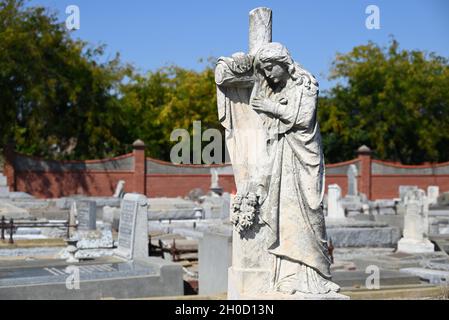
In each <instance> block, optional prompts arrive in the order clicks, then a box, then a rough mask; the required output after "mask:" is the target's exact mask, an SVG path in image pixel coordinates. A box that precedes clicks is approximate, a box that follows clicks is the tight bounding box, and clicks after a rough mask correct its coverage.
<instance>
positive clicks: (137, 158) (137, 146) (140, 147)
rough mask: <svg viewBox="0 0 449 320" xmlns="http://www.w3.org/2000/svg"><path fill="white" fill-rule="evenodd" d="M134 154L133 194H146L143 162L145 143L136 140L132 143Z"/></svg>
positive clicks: (144, 164)
mask: <svg viewBox="0 0 449 320" xmlns="http://www.w3.org/2000/svg"><path fill="white" fill-rule="evenodd" d="M133 154H134V187H133V192H137V193H140V194H143V195H145V194H146V179H145V174H146V161H145V143H144V142H143V141H142V140H136V141H135V142H134V143H133Z"/></svg>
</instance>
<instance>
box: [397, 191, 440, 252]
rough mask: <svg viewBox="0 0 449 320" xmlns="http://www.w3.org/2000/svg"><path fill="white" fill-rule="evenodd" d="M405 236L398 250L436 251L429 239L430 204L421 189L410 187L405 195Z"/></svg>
mask: <svg viewBox="0 0 449 320" xmlns="http://www.w3.org/2000/svg"><path fill="white" fill-rule="evenodd" d="M404 203H405V216H404V237H403V238H402V239H401V240H399V242H398V252H404V253H426V252H434V250H435V247H434V245H433V243H432V242H430V241H429V239H428V228H429V222H428V214H429V204H428V201H427V197H426V195H425V193H424V191H423V190H421V189H410V190H408V191H407V192H406V194H405V196H404Z"/></svg>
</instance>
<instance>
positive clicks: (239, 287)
mask: <svg viewBox="0 0 449 320" xmlns="http://www.w3.org/2000/svg"><path fill="white" fill-rule="evenodd" d="M271 277H272V274H271V272H270V271H269V270H264V269H239V268H233V267H231V268H229V270H228V300H348V299H349V297H348V296H345V295H342V294H340V293H336V292H329V293H327V294H305V293H295V294H284V293H280V292H274V291H272V290H271V283H272V279H271ZM261 292H262V293H261Z"/></svg>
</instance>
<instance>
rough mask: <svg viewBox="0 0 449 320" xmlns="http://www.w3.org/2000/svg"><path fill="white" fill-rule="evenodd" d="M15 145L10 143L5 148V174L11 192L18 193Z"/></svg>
mask: <svg viewBox="0 0 449 320" xmlns="http://www.w3.org/2000/svg"><path fill="white" fill-rule="evenodd" d="M14 149H15V145H14V144H13V143H8V144H7V145H6V146H5V149H4V152H5V167H4V172H3V174H4V175H5V177H6V179H7V180H8V187H9V191H17V189H16V173H15V168H14V158H15V153H14Z"/></svg>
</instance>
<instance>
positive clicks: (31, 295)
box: [0, 257, 183, 300]
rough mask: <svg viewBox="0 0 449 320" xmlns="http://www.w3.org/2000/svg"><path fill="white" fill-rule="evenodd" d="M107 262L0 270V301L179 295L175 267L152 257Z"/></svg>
mask: <svg viewBox="0 0 449 320" xmlns="http://www.w3.org/2000/svg"><path fill="white" fill-rule="evenodd" d="M107 260H108V259H103V261H102V262H101V263H100V262H97V263H96V262H95V261H93V262H89V263H76V264H73V265H68V264H61V262H57V261H55V262H54V263H48V262H47V264H46V265H42V262H39V263H36V266H26V267H22V268H20V267H17V264H16V265H15V266H14V267H10V268H7V267H2V268H0V299H1V300H6V299H8V300H9V299H14V300H16V299H17V300H21V299H52V300H66V299H101V298H108V297H111V298H118V299H129V298H141V297H151V296H176V295H182V294H183V282H182V268H181V266H179V265H176V264H173V263H171V262H168V261H164V260H162V259H160V258H153V257H150V258H148V259H143V260H134V261H125V260H117V259H115V258H110V259H109V260H110V261H107ZM114 260H115V261H114ZM38 264H40V265H38ZM23 265H24V266H25V265H27V264H26V263H25V264H23ZM71 277H75V278H71ZM76 277H78V278H76ZM70 279H78V280H79V281H78V288H76V287H75V288H73V287H72V288H70V286H67V282H68V281H70Z"/></svg>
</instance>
